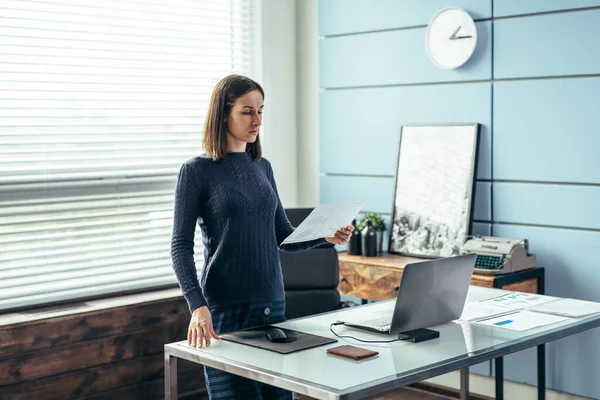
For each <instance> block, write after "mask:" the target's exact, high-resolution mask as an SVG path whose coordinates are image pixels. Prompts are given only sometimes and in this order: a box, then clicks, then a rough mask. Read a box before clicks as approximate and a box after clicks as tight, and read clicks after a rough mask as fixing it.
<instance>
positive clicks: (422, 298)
mask: <svg viewBox="0 0 600 400" xmlns="http://www.w3.org/2000/svg"><path fill="white" fill-rule="evenodd" d="M476 257H477V256H476V255H475V254H465V255H462V256H455V257H448V258H440V259H436V260H430V261H423V262H418V263H413V264H407V265H406V267H404V272H403V273H402V278H401V279H400V290H398V297H397V298H396V304H395V306H394V312H393V315H390V314H389V311H388V312H386V313H385V314H380V315H379V316H377V315H376V316H375V317H374V318H369V320H365V321H360V322H356V321H353V322H346V321H340V322H342V323H343V325H344V326H348V327H352V328H357V329H364V330H367V331H372V332H378V333H388V334H396V333H401V332H407V331H411V330H415V329H421V328H427V327H430V326H436V325H441V324H445V323H447V322H450V321H453V320H456V319H458V318H460V316H461V315H462V312H463V308H464V306H465V301H466V300H467V292H468V291H469V284H470V282H471V275H472V274H473V268H474V267H475V259H476Z"/></svg>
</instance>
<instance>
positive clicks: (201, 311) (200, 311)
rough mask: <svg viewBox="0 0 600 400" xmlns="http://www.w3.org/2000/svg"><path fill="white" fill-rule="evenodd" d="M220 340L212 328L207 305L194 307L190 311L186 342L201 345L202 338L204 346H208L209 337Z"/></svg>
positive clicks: (194, 345)
mask: <svg viewBox="0 0 600 400" xmlns="http://www.w3.org/2000/svg"><path fill="white" fill-rule="evenodd" d="M211 337H212V338H214V339H217V340H221V338H220V337H219V336H217V333H216V332H215V330H214V329H213V323H212V317H211V315H210V311H209V310H208V307H206V306H202V307H200V308H196V309H195V310H194V312H193V313H192V320H191V321H190V326H189V328H188V344H189V345H191V346H193V347H202V340H203V339H204V342H205V343H206V347H209V346H210V338H211Z"/></svg>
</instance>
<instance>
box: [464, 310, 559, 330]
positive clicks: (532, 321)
mask: <svg viewBox="0 0 600 400" xmlns="http://www.w3.org/2000/svg"><path fill="white" fill-rule="evenodd" d="M567 319H568V318H565V317H561V316H558V315H550V314H542V313H536V312H531V311H518V312H515V313H512V314H508V315H503V316H499V317H493V318H490V319H486V320H484V321H478V322H475V323H476V324H483V325H489V326H493V327H495V328H502V329H510V330H513V331H526V330H529V329H533V328H538V327H540V326H544V325H550V324H554V323H557V322H561V321H565V320H567Z"/></svg>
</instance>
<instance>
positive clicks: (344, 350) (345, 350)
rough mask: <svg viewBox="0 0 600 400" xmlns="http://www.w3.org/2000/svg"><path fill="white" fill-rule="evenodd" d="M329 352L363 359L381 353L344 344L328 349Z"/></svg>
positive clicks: (354, 358)
mask: <svg viewBox="0 0 600 400" xmlns="http://www.w3.org/2000/svg"><path fill="white" fill-rule="evenodd" d="M327 353H329V354H335V355H338V356H342V357H348V358H351V359H353V360H363V359H365V358H369V357H373V356H376V355H377V354H379V352H377V351H372V350H367V349H361V348H360V347H355V346H350V345H344V346H338V347H333V348H331V349H327Z"/></svg>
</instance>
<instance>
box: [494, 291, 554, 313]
mask: <svg viewBox="0 0 600 400" xmlns="http://www.w3.org/2000/svg"><path fill="white" fill-rule="evenodd" d="M557 299H558V297H552V296H542V295H539V294H530V293H520V292H515V293H509V294H506V295H504V296H500V297H495V298H493V299H489V300H486V301H485V303H486V304H489V305H495V306H500V307H508V308H512V309H517V310H520V309H523V308H527V307H533V306H537V305H540V304H544V303H547V302H549V301H553V300H557Z"/></svg>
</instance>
